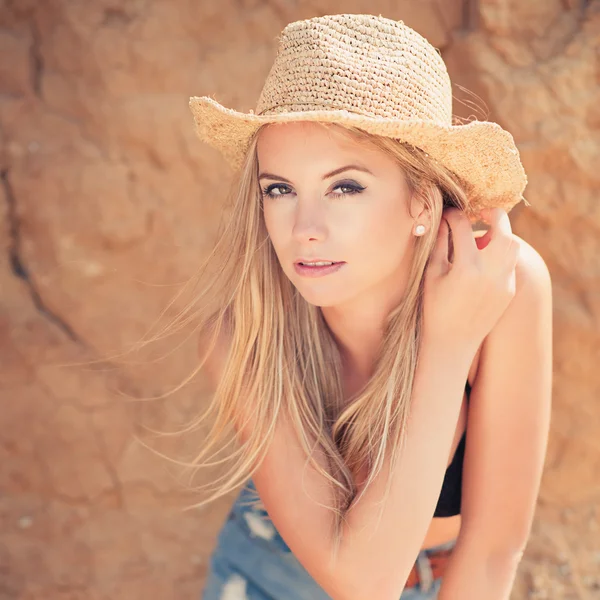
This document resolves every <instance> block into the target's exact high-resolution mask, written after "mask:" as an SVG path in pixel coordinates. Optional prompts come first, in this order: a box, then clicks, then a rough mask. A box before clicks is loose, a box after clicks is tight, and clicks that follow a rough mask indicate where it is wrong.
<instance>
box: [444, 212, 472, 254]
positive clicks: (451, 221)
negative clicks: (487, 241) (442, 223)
mask: <svg viewBox="0 0 600 600" xmlns="http://www.w3.org/2000/svg"><path fill="white" fill-rule="evenodd" d="M444 218H445V219H446V220H447V221H448V225H449V226H450V232H451V235H452V240H451V241H452V245H453V247H454V260H453V261H452V262H453V263H456V262H462V261H469V260H475V258H476V256H477V244H476V243H475V238H474V236H473V228H472V227H471V222H470V221H469V219H468V218H467V216H466V214H465V213H464V212H463V211H462V210H460V209H458V208H455V207H451V208H446V209H444V214H443V217H442V220H444Z"/></svg>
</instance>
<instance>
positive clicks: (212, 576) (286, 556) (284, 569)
mask: <svg viewBox="0 0 600 600" xmlns="http://www.w3.org/2000/svg"><path fill="white" fill-rule="evenodd" d="M256 498H257V495H256V488H255V487H254V484H253V482H252V480H249V482H248V483H247V484H246V486H245V487H244V488H243V489H242V491H241V492H240V494H239V496H238V497H237V499H236V501H235V502H234V504H233V507H232V508H231V511H230V512H229V514H228V516H227V520H226V521H225V524H224V525H223V527H222V528H221V531H220V532H219V535H218V538H217V545H216V547H215V549H214V551H213V553H212V555H211V557H210V563H209V569H208V573H207V578H206V583H205V586H204V590H203V593H202V596H201V598H202V600H331V596H329V595H328V594H326V593H325V591H324V590H323V588H321V586H320V585H319V584H318V583H317V582H316V581H315V580H314V579H313V578H312V576H311V575H310V574H309V573H308V571H306V569H305V568H304V567H303V566H302V565H301V564H300V562H299V561H298V559H297V558H296V557H295V556H294V554H293V553H292V551H291V550H290V548H289V547H288V546H287V544H286V543H285V542H284V540H283V538H282V537H281V536H280V535H279V533H278V532H277V530H276V529H275V526H274V525H273V522H272V521H271V520H270V519H269V517H268V514H267V512H266V511H265V510H264V508H261V507H256V506H251V505H250V503H251V501H252V500H254V499H256ZM455 543H456V540H451V541H449V542H446V543H445V544H440V545H438V546H432V547H431V548H427V549H424V550H421V551H420V552H419V555H418V557H417V561H416V567H417V569H418V572H419V580H420V583H418V584H417V585H416V586H415V587H412V588H408V589H405V590H404V591H403V592H402V594H401V596H400V598H399V600H434V599H435V598H437V596H438V591H439V589H440V586H441V584H442V578H441V577H439V578H437V579H433V576H432V573H431V567H430V563H429V560H428V558H427V554H426V552H430V551H432V550H442V549H450V548H453V547H454V545H455Z"/></svg>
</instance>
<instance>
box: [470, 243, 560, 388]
mask: <svg viewBox="0 0 600 600" xmlns="http://www.w3.org/2000/svg"><path fill="white" fill-rule="evenodd" d="M512 235H513V239H514V241H515V242H516V243H517V244H518V246H519V257H518V259H517V264H516V267H515V296H514V298H513V299H512V301H511V303H510V305H509V307H508V308H507V310H506V311H505V313H504V315H503V316H502V318H500V319H499V320H498V322H497V323H496V325H495V327H494V329H493V330H492V331H491V332H490V335H489V336H488V337H494V336H498V335H501V334H502V331H506V334H507V335H511V334H510V332H509V331H508V330H509V329H510V330H511V331H515V330H518V327H519V322H521V323H522V324H523V325H526V323H527V321H528V320H529V319H531V318H533V317H534V316H535V315H536V314H538V313H539V311H540V310H541V309H542V308H543V307H548V306H550V305H551V301H552V285H551V279H550V272H549V270H548V266H547V265H546V262H545V261H544V259H543V257H542V256H541V254H540V253H539V252H538V251H537V250H536V249H535V248H534V247H533V246H532V245H531V244H529V243H528V242H526V241H525V240H524V239H523V238H521V237H519V236H518V235H516V234H514V233H513V234H512ZM509 322H510V323H511V325H510V326H509V325H508V323H509ZM523 331H525V328H523ZM484 346H485V340H484V341H483V342H482V344H481V346H480V347H479V350H478V351H477V353H476V355H475V358H474V360H473V363H472V365H471V369H470V371H469V382H470V383H471V385H473V383H474V382H475V380H476V378H477V371H478V368H479V365H480V359H481V355H482V350H483V347H484Z"/></svg>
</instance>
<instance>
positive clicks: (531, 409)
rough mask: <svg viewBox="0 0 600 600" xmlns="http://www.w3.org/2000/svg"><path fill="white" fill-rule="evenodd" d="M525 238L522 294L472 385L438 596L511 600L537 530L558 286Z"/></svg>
mask: <svg viewBox="0 0 600 600" xmlns="http://www.w3.org/2000/svg"><path fill="white" fill-rule="evenodd" d="M520 245H521V256H520V258H519V261H518V263H517V267H516V276H517V278H516V282H517V287H516V294H515V298H514V299H513V301H512V302H511V304H510V306H509V307H508V309H507V310H506V312H505V313H504V314H503V315H502V317H501V318H500V320H499V321H498V323H497V324H496V326H495V327H494V329H493V330H492V331H491V332H490V334H489V335H488V336H487V337H486V340H485V342H484V344H483V350H482V354H481V359H480V363H479V368H478V371H477V377H476V380H475V382H474V384H473V391H472V393H471V402H470V403H469V405H470V409H469V425H468V430H469V431H468V435H467V445H466V452H465V461H464V468H463V492H462V498H463V500H462V508H461V515H462V523H461V530H460V535H459V538H458V543H457V545H456V547H455V549H454V552H453V554H452V558H451V560H450V564H449V567H448V569H447V571H446V573H445V575H444V579H443V583H442V587H441V590H440V595H439V599H440V600H442V599H444V600H453V599H454V598H460V599H461V600H475V599H479V598H486V599H488V600H508V598H509V596H510V590H511V588H512V586H513V581H514V578H515V576H516V573H517V568H518V565H519V561H520V559H521V556H522V553H523V551H524V550H525V546H526V544H527V540H528V538H529V533H530V530H531V525H532V521H533V516H534V511H535V506H536V501H537V497H538V492H539V487H540V480H541V477H542V471H543V465H544V458H545V455H546V447H547V443H548V431H549V426H550V408H551V396H552V286H551V280H550V274H549V273H548V268H547V267H546V264H545V263H544V260H543V259H542V257H541V256H540V255H539V254H538V253H537V252H536V251H535V250H534V249H533V248H532V247H531V246H530V245H529V244H527V243H526V242H524V241H523V240H520Z"/></svg>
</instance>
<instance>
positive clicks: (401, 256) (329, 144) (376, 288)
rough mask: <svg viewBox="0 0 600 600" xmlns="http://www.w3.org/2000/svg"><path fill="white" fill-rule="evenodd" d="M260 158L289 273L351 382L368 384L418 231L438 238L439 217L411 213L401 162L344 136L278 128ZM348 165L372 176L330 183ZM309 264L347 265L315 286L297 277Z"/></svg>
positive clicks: (263, 141)
mask: <svg viewBox="0 0 600 600" xmlns="http://www.w3.org/2000/svg"><path fill="white" fill-rule="evenodd" d="M257 151H258V162H259V177H260V186H261V190H262V194H263V196H262V197H263V209H264V218H265V224H266V228H267V231H268V234H269V237H270V239H271V242H272V244H273V248H274V250H275V253H276V254H277V257H278V259H279V262H280V264H281V268H282V269H283V271H284V273H285V274H286V276H287V277H288V278H289V279H290V281H291V282H292V284H293V285H294V286H295V287H296V288H297V289H298V291H299V293H300V294H302V296H303V298H304V299H305V300H306V301H307V302H309V303H310V304H313V305H315V306H319V307H321V310H322V311H323V315H324V318H325V319H326V321H327V323H328V325H329V327H330V328H331V330H332V332H333V333H334V335H335V337H336V339H337V342H338V344H339V345H340V349H341V352H342V357H343V359H344V360H345V362H346V364H347V366H348V367H349V370H350V372H352V373H354V374H355V377H360V378H368V377H369V376H370V374H371V370H372V363H373V359H374V356H375V354H376V351H377V348H378V346H379V345H380V343H381V340H382V335H383V323H384V319H385V317H386V315H387V314H388V313H389V312H390V311H391V310H392V308H394V306H396V305H397V304H398V303H399V301H400V299H401V298H402V295H403V293H404V290H405V287H406V284H407V279H408V274H409V268H410V264H411V259H412V250H413V248H414V244H415V242H416V240H417V238H416V237H415V236H414V228H415V226H416V225H417V224H422V225H424V226H425V227H426V228H429V227H430V226H431V224H430V221H429V214H428V212H427V211H425V210H423V206H422V204H421V203H420V202H418V201H417V200H416V199H414V198H413V200H412V206H410V203H411V195H410V192H409V188H408V186H407V183H406V180H405V177H404V173H403V172H402V170H401V169H400V167H399V165H398V163H397V162H396V161H395V160H394V159H393V158H391V157H389V156H388V155H386V154H385V153H383V152H382V151H381V150H379V149H378V148H374V147H369V146H367V145H365V144H364V143H362V144H361V143H358V142H357V141H356V140H354V139H353V138H351V137H349V136H348V135H347V134H346V133H344V132H343V131H341V130H339V129H334V128H325V127H323V126H322V125H320V124H319V123H310V122H299V123H285V124H282V125H275V126H274V125H271V126H269V127H267V128H265V129H264V130H263V131H261V133H260V136H259V139H258V146H257ZM348 165H354V166H355V167H361V168H362V169H365V170H359V169H357V168H352V169H349V170H345V171H343V172H340V173H338V174H335V175H333V176H330V177H326V178H325V179H324V176H325V175H327V174H329V173H331V172H332V171H334V170H339V169H341V168H343V167H346V166H348ZM367 171H368V172H367ZM363 188H364V189H363ZM265 192H267V193H265ZM269 193H270V194H271V195H268V194H269ZM301 257H304V258H312V259H323V260H331V261H345V263H346V264H345V265H343V266H342V268H341V269H339V270H338V271H337V272H335V273H332V274H329V275H326V276H324V277H318V278H309V277H303V276H301V275H299V274H298V273H297V272H296V271H295V269H294V261H296V260H298V259H299V258H301Z"/></svg>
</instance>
